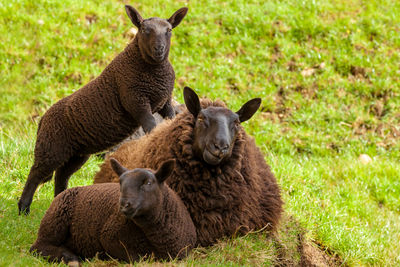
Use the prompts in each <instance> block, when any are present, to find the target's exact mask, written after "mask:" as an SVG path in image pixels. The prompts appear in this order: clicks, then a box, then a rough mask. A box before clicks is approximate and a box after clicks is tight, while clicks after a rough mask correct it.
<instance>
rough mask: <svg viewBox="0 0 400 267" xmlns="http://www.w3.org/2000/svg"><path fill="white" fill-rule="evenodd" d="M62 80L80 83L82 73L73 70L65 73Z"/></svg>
mask: <svg viewBox="0 0 400 267" xmlns="http://www.w3.org/2000/svg"><path fill="white" fill-rule="evenodd" d="M64 81H66V82H67V81H72V82H75V83H78V84H81V83H82V75H81V74H80V73H79V72H73V73H69V74H67V75H65V77H64Z"/></svg>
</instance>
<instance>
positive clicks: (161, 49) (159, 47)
mask: <svg viewBox="0 0 400 267" xmlns="http://www.w3.org/2000/svg"><path fill="white" fill-rule="evenodd" d="M164 49H165V45H156V46H154V52H156V53H160V54H161V53H163V52H164Z"/></svg>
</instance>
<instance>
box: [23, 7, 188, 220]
mask: <svg viewBox="0 0 400 267" xmlns="http://www.w3.org/2000/svg"><path fill="white" fill-rule="evenodd" d="M125 8H126V12H127V14H128V16H129V18H130V19H131V21H132V23H133V24H134V25H136V26H137V27H138V29H139V31H138V33H137V35H136V36H135V38H134V39H133V41H132V42H131V43H130V44H129V45H128V46H127V47H126V48H125V50H124V51H123V52H121V53H120V54H119V55H118V56H117V57H116V58H115V59H114V60H113V61H112V62H111V63H110V64H109V65H108V66H107V67H106V68H105V69H104V71H103V72H102V73H101V74H100V76H98V77H97V78H95V79H94V80H92V81H91V82H89V83H88V84H87V85H85V86H84V87H82V88H81V89H79V90H78V91H76V92H75V93H73V94H72V95H69V96H67V97H65V98H63V99H61V100H60V101H58V102H57V103H56V104H54V105H53V106H52V107H50V109H49V110H48V111H47V112H46V113H45V114H44V115H43V117H42V118H41V120H40V122H39V126H38V132H37V140H36V145H35V151H34V155H35V159H34V163H33V166H32V167H31V170H30V172H29V175H28V179H27V181H26V184H25V187H24V190H23V192H22V195H21V198H20V200H19V202H18V209H19V214H21V213H25V214H28V213H29V212H30V205H31V203H32V198H33V195H34V193H35V191H36V189H37V187H38V185H39V184H40V183H45V182H47V181H49V180H51V178H52V176H53V172H54V171H55V178H54V180H55V188H54V196H57V195H58V194H59V193H60V192H62V191H64V190H65V189H66V188H67V187H68V180H69V178H70V176H71V175H72V174H73V173H74V172H76V171H77V170H79V169H80V168H81V167H82V165H83V164H84V163H85V162H86V161H87V159H88V158H89V156H90V154H93V153H96V152H100V151H102V150H105V149H107V148H109V147H112V146H113V145H116V144H117V143H119V142H121V141H122V140H123V139H125V138H126V137H128V136H129V135H130V134H132V133H133V132H134V131H135V130H136V129H137V128H138V127H139V126H142V127H143V129H144V132H146V133H149V132H150V131H151V130H152V129H153V128H154V127H155V125H156V122H155V119H154V117H153V115H152V113H154V112H159V113H160V115H162V116H163V117H166V118H172V117H174V116H175V113H174V110H173V108H172V106H171V95H172V90H173V87H174V81H175V73H174V69H173V68H172V66H171V63H170V62H169V60H168V54H169V50H170V41H171V31H172V29H173V28H175V27H176V26H178V24H179V23H180V22H181V21H182V19H183V18H184V17H185V15H186V13H187V11H188V9H187V8H186V7H184V8H181V9H179V10H178V11H176V12H175V13H174V14H173V15H172V16H171V17H170V18H169V19H168V20H167V19H160V18H149V19H142V17H141V16H140V14H139V12H138V11H136V10H135V9H134V8H133V7H131V6H129V5H126V6H125Z"/></svg>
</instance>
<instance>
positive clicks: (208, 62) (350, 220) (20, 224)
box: [0, 0, 400, 266]
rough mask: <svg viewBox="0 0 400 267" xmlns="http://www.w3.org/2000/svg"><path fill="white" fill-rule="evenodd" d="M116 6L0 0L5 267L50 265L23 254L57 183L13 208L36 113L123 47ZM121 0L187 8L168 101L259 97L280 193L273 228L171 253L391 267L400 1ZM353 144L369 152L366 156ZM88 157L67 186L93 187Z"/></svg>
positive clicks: (398, 182) (253, 124) (399, 134)
mask: <svg viewBox="0 0 400 267" xmlns="http://www.w3.org/2000/svg"><path fill="white" fill-rule="evenodd" d="M124 3H127V2H124V1H111V0H106V1H100V0H98V1H77V0H66V1H56V0H46V1H45V0H38V1H28V0H15V1H1V2H0V266H3V265H4V266H7V265H14V266H36V265H47V264H48V263H47V262H46V261H45V260H44V259H40V258H36V257H34V256H32V255H31V254H29V252H28V250H29V247H30V245H31V244H32V243H33V241H34V240H35V238H36V234H37V229H38V226H39V223H40V220H41V218H42V216H43V215H44V212H45V211H46V209H47V208H48V206H49V204H50V203H51V200H52V198H53V183H52V182H50V183H47V184H45V185H43V186H41V187H40V188H39V190H38V191H37V193H36V194H35V198H34V201H33V204H32V211H31V214H30V215H29V216H28V217H24V216H22V217H20V216H18V213H17V199H18V198H19V196H20V195H21V193H22V189H23V186H24V183H25V181H26V177H27V175H28V172H29V169H30V167H31V164H32V162H33V147H34V143H35V140H36V129H37V123H38V121H39V119H40V116H41V115H43V113H44V112H45V111H46V110H47V109H48V108H49V107H50V106H51V105H52V104H54V103H55V102H57V101H58V100H59V99H61V98H62V97H64V96H67V95H69V94H71V93H72V92H73V91H74V90H77V89H79V88H80V87H81V86H83V85H84V84H86V83H87V82H88V81H90V80H91V79H93V78H94V77H96V76H97V75H98V74H99V73H100V72H101V71H102V70H103V69H104V67H105V66H106V65H107V64H108V63H109V62H110V61H111V60H112V59H113V58H114V57H115V56H116V55H117V54H118V53H119V52H120V51H122V49H123V48H124V47H125V46H126V44H127V43H128V42H129V39H130V36H129V34H128V32H129V30H130V29H131V28H132V27H133V25H132V24H131V23H130V21H129V19H128V17H127V16H126V14H125V13H124V12H125V10H124V7H123V5H124ZM130 4H132V5H134V6H135V7H136V8H137V9H138V10H139V11H140V12H141V14H142V15H143V17H151V16H158V17H163V18H167V17H169V16H170V15H172V13H173V12H174V11H175V10H176V9H178V8H179V7H182V6H188V7H189V13H188V15H187V17H186V18H185V19H184V21H183V22H182V23H181V25H179V26H178V27H177V28H176V29H174V32H173V40H172V48H171V52H170V60H171V62H172V64H173V66H174V68H175V72H176V77H177V80H176V83H175V91H174V97H175V99H176V100H178V101H179V102H183V97H182V89H183V87H184V86H190V87H192V88H194V89H195V90H196V91H197V92H198V93H199V94H200V95H202V96H208V97H210V98H212V99H215V98H220V99H222V100H224V101H226V102H227V103H228V105H229V107H231V108H232V109H234V110H235V109H237V108H239V107H240V106H241V104H243V103H244V102H245V101H247V100H249V99H250V98H252V97H262V99H263V103H262V108H261V110H260V111H259V112H258V113H257V114H256V115H255V116H254V117H253V119H252V120H250V121H249V122H246V123H245V127H246V130H247V131H248V133H249V134H251V135H253V136H254V137H255V138H256V142H257V144H258V145H259V146H260V147H261V149H262V151H263V152H264V153H265V159H266V161H267V162H268V163H269V164H270V165H271V167H272V169H273V172H274V173H275V175H276V177H277V179H278V181H279V184H280V186H281V188H282V194H283V198H284V200H285V210H286V215H285V220H284V221H283V223H282V228H281V230H280V231H279V233H278V236H277V237H270V236H268V235H266V234H265V233H254V234H250V235H248V236H246V237H236V238H232V239H230V240H224V241H221V242H220V243H219V244H217V245H216V246H214V247H211V248H207V249H203V248H201V249H198V250H196V251H194V252H193V253H192V255H191V256H190V257H189V258H188V259H186V260H185V261H182V262H175V263H174V264H193V265H196V264H204V265H207V264H224V265H260V264H264V265H272V264H279V263H281V264H288V265H291V264H295V263H299V262H300V260H301V256H302V253H301V251H300V250H299V243H300V242H307V243H308V244H312V246H314V247H317V248H319V249H322V250H324V251H326V253H327V254H329V255H330V256H332V255H336V256H335V257H336V258H340V260H338V261H337V262H341V263H343V264H344V265H350V266H358V265H364V266H365V265H376V266H398V265H400V256H399V255H400V220H399V219H400V201H399V200H400V142H399V138H400V16H399V15H398V14H400V2H399V1H395V0H392V1H389V0H383V1H378V0H371V1H361V0H329V1H328V0H320V1H318V0H315V1H300V0H289V1H273V0H272V1H253V0H246V1H244V0H236V1H233V0H230V1H212V0H203V1H199V0H194V1H171V0H168V1H162V2H161V1H155V0H147V1H143V0H139V1H135V2H131V3H130ZM360 154H368V155H369V156H370V157H371V158H372V161H371V162H370V163H368V164H363V163H362V162H361V161H360V160H359V159H358V157H359V155H360ZM99 163H101V160H100V159H98V158H96V157H92V158H91V159H90V160H89V161H88V163H86V164H85V165H84V167H83V168H82V169H81V170H80V171H79V172H77V173H76V174H74V176H73V177H72V178H71V180H70V186H71V187H72V186H78V185H87V184H91V183H92V177H93V176H94V174H95V173H96V171H97V170H98V165H99ZM300 239H301V240H300ZM302 240H303V241H302ZM149 262H151V260H150V261H149ZM85 264H87V265H99V264H101V263H100V262H99V261H98V260H92V261H90V262H87V263H85ZM107 264H108V265H114V264H117V263H116V262H109V263H107ZM143 264H146V261H145V262H144V263H143Z"/></svg>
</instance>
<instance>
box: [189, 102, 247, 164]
mask: <svg viewBox="0 0 400 267" xmlns="http://www.w3.org/2000/svg"><path fill="white" fill-rule="evenodd" d="M239 125H240V121H239V116H238V115H237V114H236V113H234V112H232V111H231V110H229V109H226V108H221V107H208V108H206V109H202V110H201V111H200V112H199V114H198V115H197V120H196V124H195V127H194V143H193V150H194V152H195V154H196V156H198V157H200V158H202V159H203V160H204V161H205V162H206V163H208V164H210V165H218V164H220V163H221V162H223V161H224V160H226V159H228V158H229V157H230V156H231V154H232V149H233V144H234V142H235V140H236V136H237V133H238V130H239Z"/></svg>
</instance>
